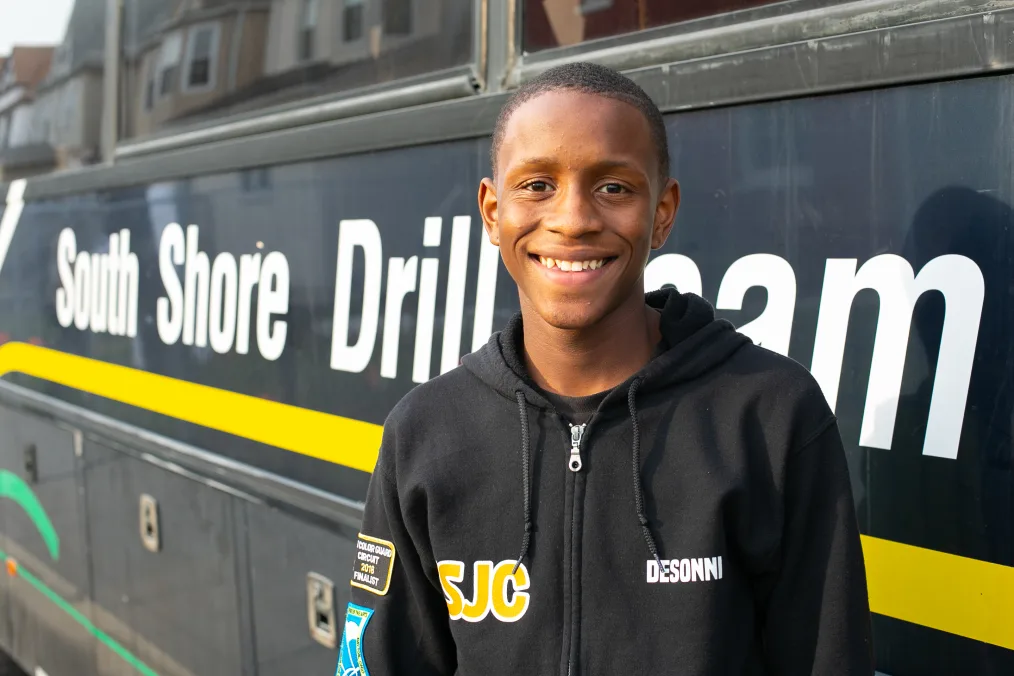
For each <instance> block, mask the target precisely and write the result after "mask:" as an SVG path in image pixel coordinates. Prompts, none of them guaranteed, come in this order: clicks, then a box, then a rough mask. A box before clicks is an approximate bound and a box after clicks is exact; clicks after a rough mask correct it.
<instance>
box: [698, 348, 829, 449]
mask: <svg viewBox="0 0 1014 676" xmlns="http://www.w3.org/2000/svg"><path fill="white" fill-rule="evenodd" d="M718 371H719V373H718V374H716V375H717V377H718V378H719V379H720V381H725V382H724V383H723V385H724V387H723V388H722V389H723V390H725V391H734V392H735V395H732V396H731V397H730V398H733V399H735V400H736V401H738V402H740V405H741V406H744V407H750V408H751V409H752V410H754V411H755V412H756V414H757V416H758V418H759V419H760V420H762V421H764V424H765V426H766V427H768V428H779V429H780V430H781V431H782V433H784V434H786V437H787V438H786V439H785V442H786V443H787V444H788V446H789V452H790V453H794V452H798V451H801V450H803V449H804V448H806V447H807V446H809V445H811V444H812V443H813V442H814V441H815V440H817V439H818V438H819V437H821V436H823V434H824V433H825V432H827V431H828V430H829V429H831V428H832V427H834V426H835V425H836V423H837V419H836V418H835V416H834V413H833V412H832V411H831V408H830V406H828V403H827V399H826V398H825V397H824V392H823V390H821V388H820V384H819V383H817V380H816V378H814V377H813V375H812V374H811V373H810V371H809V370H807V368H806V367H805V366H803V365H802V364H800V363H799V362H797V361H796V360H795V359H792V358H791V357H787V356H784V355H781V354H778V353H777V352H773V351H771V350H768V349H766V348H763V347H761V346H759V345H756V344H754V343H746V344H744V345H743V346H742V347H741V348H739V349H738V350H736V352H734V353H733V354H732V355H731V356H730V357H729V359H728V360H726V361H725V363H724V364H723V365H722V366H721V367H719V369H718Z"/></svg>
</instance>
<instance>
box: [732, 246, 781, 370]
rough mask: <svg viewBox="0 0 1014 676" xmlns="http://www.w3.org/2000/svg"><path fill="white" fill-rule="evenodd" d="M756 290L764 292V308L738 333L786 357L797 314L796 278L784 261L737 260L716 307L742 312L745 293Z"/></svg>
mask: <svg viewBox="0 0 1014 676" xmlns="http://www.w3.org/2000/svg"><path fill="white" fill-rule="evenodd" d="M755 286H761V287H764V288H765V289H767V292H768V299H767V306H766V307H765V308H764V312H762V313H761V315H760V317H757V319H754V320H753V321H752V322H748V323H747V324H744V325H743V326H740V327H739V332H740V333H742V334H743V335H745V336H749V337H750V339H751V340H753V341H754V342H755V343H757V344H758V345H761V346H762V347H766V348H767V349H769V350H773V351H775V352H777V353H779V354H783V355H788V354H789V338H790V337H791V335H792V316H793V314H794V313H795V310H796V274H795V273H794V272H793V271H792V266H791V265H789V262H788V261H787V260H785V259H784V258H782V257H780V256H774V255H772V254H753V255H751V256H744V257H743V258H740V259H739V260H737V261H736V262H735V263H733V264H732V265H731V266H730V267H729V269H728V270H727V271H726V273H725V277H723V278H722V285H721V287H719V289H718V302H717V303H716V305H715V307H716V308H717V309H719V310H742V309H743V298H744V296H746V292H747V290H748V289H751V288H753V287H755Z"/></svg>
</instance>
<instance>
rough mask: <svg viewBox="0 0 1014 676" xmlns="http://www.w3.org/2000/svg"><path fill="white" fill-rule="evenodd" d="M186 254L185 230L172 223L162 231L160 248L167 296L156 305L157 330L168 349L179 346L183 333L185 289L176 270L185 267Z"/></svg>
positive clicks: (162, 273)
mask: <svg viewBox="0 0 1014 676" xmlns="http://www.w3.org/2000/svg"><path fill="white" fill-rule="evenodd" d="M184 250H185V242H184V237H183V228H181V227H180V224H179V223H170V224H169V225H167V226H166V227H165V230H163V231H162V239H161V241H160V242H159V247H158V270H159V274H160V275H161V276H162V286H163V287H164V288H165V293H166V295H165V297H162V298H159V299H158V300H157V301H155V327H156V328H157V329H158V337H159V338H161V339H162V342H163V343H165V344H166V345H175V344H176V341H178V340H179V339H180V334H182V333H183V315H184V314H185V312H184V309H183V286H182V285H181V284H180V277H179V274H178V273H177V271H176V266H178V265H183V262H184V260H185V253H184Z"/></svg>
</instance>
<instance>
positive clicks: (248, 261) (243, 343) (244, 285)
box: [236, 253, 261, 354]
mask: <svg viewBox="0 0 1014 676" xmlns="http://www.w3.org/2000/svg"><path fill="white" fill-rule="evenodd" d="M260 276H261V255H260V254H259V253H255V254H243V255H242V256H240V257H239V307H237V315H236V354H246V353H247V352H249V351H250V305H251V303H252V302H253V290H254V287H256V286H257V283H258V281H260Z"/></svg>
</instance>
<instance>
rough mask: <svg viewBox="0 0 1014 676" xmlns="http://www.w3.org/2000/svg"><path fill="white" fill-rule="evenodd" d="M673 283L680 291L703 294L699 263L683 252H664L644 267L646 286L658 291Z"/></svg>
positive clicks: (648, 289)
mask: <svg viewBox="0 0 1014 676" xmlns="http://www.w3.org/2000/svg"><path fill="white" fill-rule="evenodd" d="M667 284H671V285H673V286H675V287H676V289H677V290H678V291H679V292H680V293H694V294H697V295H698V296H700V295H701V293H702V289H703V285H702V284H701V271H700V270H699V269H698V268H697V263H694V262H693V261H692V260H691V259H689V258H687V257H686V256H684V255H682V254H663V255H661V256H658V257H657V258H655V259H654V260H653V261H651V262H650V263H648V265H647V267H645V268H644V288H645V289H646V290H647V291H656V290H658V289H661V288H662V287H663V286H666V285H667Z"/></svg>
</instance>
